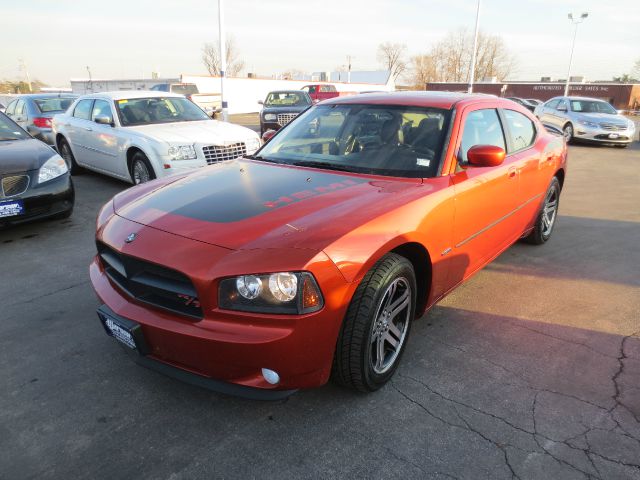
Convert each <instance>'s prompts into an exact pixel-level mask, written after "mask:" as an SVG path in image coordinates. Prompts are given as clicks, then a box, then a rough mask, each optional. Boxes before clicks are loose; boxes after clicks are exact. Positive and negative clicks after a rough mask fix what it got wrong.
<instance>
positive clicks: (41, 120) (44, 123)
mask: <svg viewBox="0 0 640 480" xmlns="http://www.w3.org/2000/svg"><path fill="white" fill-rule="evenodd" d="M33 124H34V125H35V126H36V127H38V128H51V119H50V118H46V117H36V118H34V119H33Z"/></svg>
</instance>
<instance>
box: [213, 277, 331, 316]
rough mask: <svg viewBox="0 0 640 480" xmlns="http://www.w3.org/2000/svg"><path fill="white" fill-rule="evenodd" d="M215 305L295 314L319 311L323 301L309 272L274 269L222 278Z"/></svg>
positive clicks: (252, 310)
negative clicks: (269, 271) (260, 273)
mask: <svg viewBox="0 0 640 480" xmlns="http://www.w3.org/2000/svg"><path fill="white" fill-rule="evenodd" d="M218 305H219V306H220V308H222V309H225V310H239V311H243V312H256V313H283V314H294V315H296V314H303V313H310V312H316V311H318V310H320V309H321V308H322V306H323V305H324V300H323V298H322V294H321V293H320V288H319V287H318V284H317V283H316V281H315V279H314V278H313V275H311V274H310V273H309V272H277V273H267V274H262V275H241V276H239V277H232V278H225V279H224V280H222V281H221V282H220V288H219V293H218Z"/></svg>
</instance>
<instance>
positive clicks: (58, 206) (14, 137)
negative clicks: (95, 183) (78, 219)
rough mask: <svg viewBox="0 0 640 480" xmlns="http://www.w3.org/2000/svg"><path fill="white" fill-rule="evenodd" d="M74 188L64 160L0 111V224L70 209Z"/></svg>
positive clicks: (62, 215) (62, 214)
mask: <svg viewBox="0 0 640 480" xmlns="http://www.w3.org/2000/svg"><path fill="white" fill-rule="evenodd" d="M73 202H74V190H73V183H72V182H71V178H70V176H69V169H68V168H67V165H66V163H65V162H64V160H63V159H62V158H61V157H60V155H58V154H57V152H56V151H55V150H53V149H52V148H51V147H49V146H47V145H45V144H44V143H42V142H41V141H40V140H36V139H35V138H33V137H32V136H31V135H29V133H27V132H26V131H25V130H23V129H22V128H21V127H20V126H19V125H18V124H17V123H15V122H14V121H13V120H11V119H10V118H9V117H8V116H6V115H5V114H3V113H0V227H5V226H7V225H13V224H18V223H23V222H28V221H32V220H39V219H43V218H50V217H54V218H66V217H68V216H70V215H71V213H72V212H73Z"/></svg>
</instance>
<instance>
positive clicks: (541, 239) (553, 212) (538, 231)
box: [525, 177, 560, 245]
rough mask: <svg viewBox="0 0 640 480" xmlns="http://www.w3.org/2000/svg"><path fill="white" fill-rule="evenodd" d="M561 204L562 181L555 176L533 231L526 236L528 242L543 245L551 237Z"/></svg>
mask: <svg viewBox="0 0 640 480" xmlns="http://www.w3.org/2000/svg"><path fill="white" fill-rule="evenodd" d="M559 204H560V182H559V181H558V178H557V177H553V180H552V181H551V185H549V188H548V189H547V193H546V194H545V197H544V203H543V204H542V209H541V210H540V213H539V214H538V218H537V219H536V223H535V225H534V227H533V231H532V232H531V233H530V234H529V235H528V236H527V237H526V238H525V240H526V241H527V242H528V243H531V244H533V245H542V244H543V243H545V242H546V241H547V240H549V238H551V233H552V232H553V227H554V225H555V224H556V217H557V216H558V206H559Z"/></svg>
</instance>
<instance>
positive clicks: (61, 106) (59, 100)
mask: <svg viewBox="0 0 640 480" xmlns="http://www.w3.org/2000/svg"><path fill="white" fill-rule="evenodd" d="M74 100H75V99H74V98H73V97H55V98H37V99H35V100H34V102H35V104H36V106H37V107H38V110H40V112H41V113H49V112H64V111H66V110H67V108H69V106H71V104H72V103H73V101H74Z"/></svg>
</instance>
